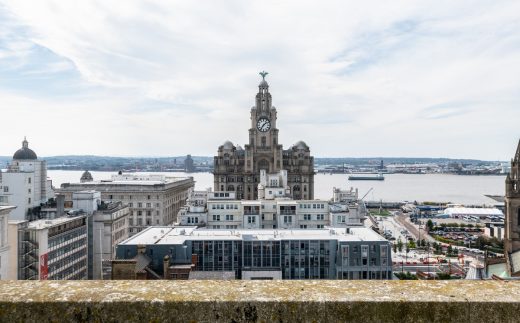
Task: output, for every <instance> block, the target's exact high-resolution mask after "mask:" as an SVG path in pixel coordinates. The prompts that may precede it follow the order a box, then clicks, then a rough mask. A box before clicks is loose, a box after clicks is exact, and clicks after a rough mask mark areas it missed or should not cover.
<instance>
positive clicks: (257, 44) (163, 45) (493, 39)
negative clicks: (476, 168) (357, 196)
mask: <svg viewBox="0 0 520 323" xmlns="http://www.w3.org/2000/svg"><path fill="white" fill-rule="evenodd" d="M518 12H520V4H519V3H518V2H515V1H508V2H500V3H497V4H495V3H489V2H487V1H481V2H474V1H458V2H456V3H453V2H452V1H445V2H442V1H441V2H439V1H428V2H426V1H421V2H417V1H401V2H396V1H392V2H382V1H381V2H380V1H367V2H363V4H361V3H360V2H344V1H325V2H323V3H320V5H317V4H316V3H315V2H311V1H298V2H283V3H280V2H277V1H262V2H254V3H246V2H242V1H225V2H220V1H219V2H209V3H204V5H202V4H200V3H191V2H184V1H170V2H167V3H162V4H158V3H151V2H147V1H125V2H124V3H121V2H116V1H112V2H110V1H75V2H67V1H37V2H34V1H20V0H16V1H14V0H13V1H5V5H4V7H1V6H0V18H3V17H8V18H9V19H6V20H4V23H2V24H0V35H1V36H2V37H1V38H0V92H1V93H4V95H3V96H2V97H0V111H1V113H2V116H3V119H4V120H5V121H7V122H6V123H4V125H5V126H6V127H7V128H6V132H7V133H9V137H8V138H6V139H7V140H8V142H9V147H8V145H4V146H3V147H1V150H0V155H2V154H10V153H11V151H12V149H13V147H11V146H12V145H13V144H14V145H15V147H14V148H17V147H18V145H19V144H18V142H19V141H20V139H19V138H21V137H22V136H23V135H24V134H28V132H34V136H35V137H36V138H37V139H36V140H33V142H34V145H32V146H33V147H34V148H35V150H36V151H37V152H39V153H40V154H43V155H51V154H103V155H112V154H113V155H163V156H164V155H178V154H187V153H192V154H195V155H212V154H214V153H215V151H216V149H217V146H218V145H219V144H221V143H222V142H223V141H224V140H226V139H230V140H232V141H233V142H236V143H239V144H243V143H245V142H246V141H247V129H248V127H249V109H250V107H251V105H252V104H253V100H254V95H255V92H256V90H257V88H256V85H257V83H258V82H259V77H258V75H257V74H256V73H257V72H258V71H259V70H262V69H266V70H268V71H269V72H270V75H269V76H268V81H269V83H270V85H271V93H272V94H273V99H274V105H275V106H276V107H277V108H278V116H279V121H278V126H279V128H280V141H281V142H282V143H283V144H284V145H285V146H289V145H290V144H292V143H294V142H296V141H298V140H304V141H306V142H307V143H308V144H309V145H310V147H311V150H312V151H313V153H314V154H315V155H316V156H381V155H382V156H443V157H466V158H483V159H496V158H502V159H508V158H509V156H510V155H511V154H512V152H513V151H514V149H515V147H514V145H515V144H516V142H517V140H518V135H519V133H518V120H520V109H518V108H517V107H518V105H519V103H520V94H519V93H520V92H519V91H518V84H520V83H519V81H520V55H519V54H520V45H518V44H520V42H519V40H520V20H519V19H518V18H519V17H518ZM4 35H9V37H4ZM3 62H11V63H12V62H14V63H12V64H10V68H2V67H1V64H3ZM2 73H3V74H4V76H5V77H4V81H2ZM42 75H43V76H45V75H47V78H48V80H46V81H41V79H40V78H41V77H42ZM6 107H7V108H6ZM15 107H16V108H15ZM22 111H23V114H22ZM42 111H46V112H42ZM28 115H30V116H31V118H30V120H24V122H23V123H20V122H19V121H17V120H20V119H22V118H23V117H24V116H28ZM85 120H96V121H97V122H95V123H94V125H92V124H91V123H90V122H85ZM76 123H77V125H74V124H76ZM79 129H80V130H81V135H79V134H78V133H77V132H78V130H79ZM78 138H79V139H78ZM56 140H58V141H57V142H53V141H56ZM38 141H39V142H38ZM78 141H79V142H78ZM50 142H53V143H52V144H50ZM46 143H49V144H46Z"/></svg>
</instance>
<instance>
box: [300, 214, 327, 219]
mask: <svg viewBox="0 0 520 323" xmlns="http://www.w3.org/2000/svg"><path fill="white" fill-rule="evenodd" d="M303 220H304V221H311V220H312V214H304V215H303ZM316 220H317V221H323V220H325V214H316Z"/></svg>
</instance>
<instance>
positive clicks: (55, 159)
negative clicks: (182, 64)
mask: <svg viewBox="0 0 520 323" xmlns="http://www.w3.org/2000/svg"><path fill="white" fill-rule="evenodd" d="M192 158H193V160H194V163H195V165H201V166H205V167H209V166H212V165H213V157H209V156H192ZM11 159H12V157H11V156H0V168H5V167H6V165H7V163H8V162H10V161H11ZM43 159H44V160H46V161H47V165H48V167H49V168H50V169H77V170H85V169H88V170H128V169H150V170H153V169H156V170H159V169H178V168H182V167H183V165H184V160H185V159H186V156H173V157H110V156H92V155H84V156H73V155H70V156H51V157H43ZM381 160H383V162H384V164H385V165H388V164H417V163H432V164H448V163H461V164H463V165H479V164H489V163H490V162H489V161H482V160H476V159H450V158H427V157H425V158H408V157H390V158H388V157H385V158H382V157H366V158H351V157H343V158H327V157H318V158H315V159H314V161H315V163H316V164H317V165H343V164H349V165H367V164H372V165H374V164H379V163H380V161H381Z"/></svg>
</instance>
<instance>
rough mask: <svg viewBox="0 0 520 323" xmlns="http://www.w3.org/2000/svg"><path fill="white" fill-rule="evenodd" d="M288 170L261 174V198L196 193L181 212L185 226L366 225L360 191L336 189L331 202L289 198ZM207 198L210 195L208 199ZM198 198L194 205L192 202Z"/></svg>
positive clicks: (304, 227)
mask: <svg viewBox="0 0 520 323" xmlns="http://www.w3.org/2000/svg"><path fill="white" fill-rule="evenodd" d="M286 177H287V173H286V172H285V171H284V170H282V171H280V172H279V173H275V174H266V173H265V171H263V170H262V171H261V173H260V184H258V196H259V199H258V200H238V199H237V198H236V196H235V192H209V191H205V192H192V195H194V194H198V195H199V199H198V200H196V199H195V197H190V198H189V199H188V204H187V205H186V206H185V207H184V208H182V210H181V211H180V212H179V215H178V220H179V224H181V225H195V226H201V227H202V226H205V227H207V228H208V229H320V228H324V227H326V226H334V227H346V226H349V227H352V226H361V225H363V221H364V215H365V213H366V211H365V208H364V205H363V203H362V202H360V201H358V196H357V190H353V189H351V190H350V191H341V190H339V189H337V190H335V191H334V198H333V200H331V201H323V200H318V199H314V200H293V199H291V198H290V197H288V196H289V195H288V193H287V192H288V188H287V180H286ZM204 197H205V198H206V199H205V200H204ZM195 200H196V201H197V204H196V205H194V204H193V203H191V202H192V201H195Z"/></svg>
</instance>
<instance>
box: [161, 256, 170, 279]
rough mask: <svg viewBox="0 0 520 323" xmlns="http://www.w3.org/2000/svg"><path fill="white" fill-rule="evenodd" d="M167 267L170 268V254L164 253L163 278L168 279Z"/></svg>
mask: <svg viewBox="0 0 520 323" xmlns="http://www.w3.org/2000/svg"><path fill="white" fill-rule="evenodd" d="M169 269H170V256H168V255H166V256H164V258H163V278H164V279H169V276H170V275H169Z"/></svg>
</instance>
